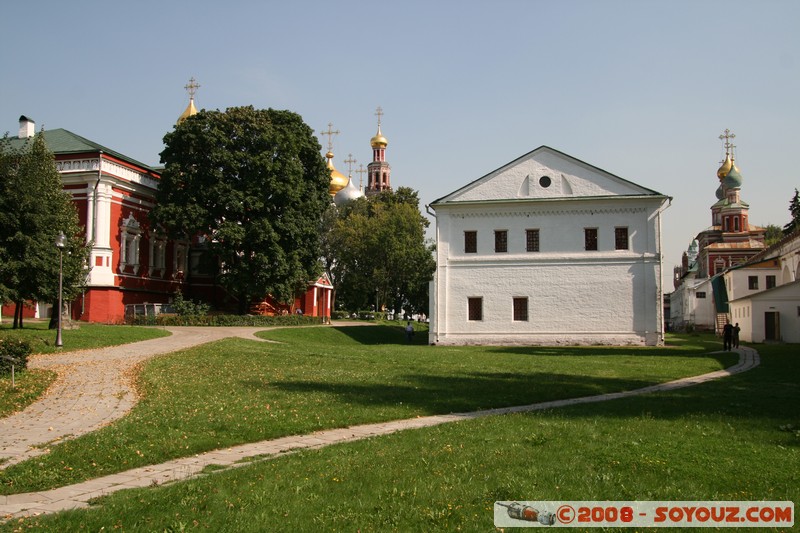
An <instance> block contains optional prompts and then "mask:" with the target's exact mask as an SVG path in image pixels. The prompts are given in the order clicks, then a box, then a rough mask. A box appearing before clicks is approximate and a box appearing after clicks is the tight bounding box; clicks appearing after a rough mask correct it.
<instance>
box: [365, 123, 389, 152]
mask: <svg viewBox="0 0 800 533" xmlns="http://www.w3.org/2000/svg"><path fill="white" fill-rule="evenodd" d="M369 144H371V145H372V147H373V148H378V147H379V146H382V147H383V148H386V146H387V145H388V144H389V141H387V140H386V137H384V136H383V134H382V133H381V127H380V126H378V133H376V134H375V137H373V138H372V139H370V140H369Z"/></svg>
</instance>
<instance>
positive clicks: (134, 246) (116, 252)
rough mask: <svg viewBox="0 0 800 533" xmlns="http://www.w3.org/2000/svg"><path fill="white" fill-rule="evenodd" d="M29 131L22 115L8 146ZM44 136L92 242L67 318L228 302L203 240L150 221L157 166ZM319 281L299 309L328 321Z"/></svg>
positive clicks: (81, 141)
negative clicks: (205, 261)
mask: <svg viewBox="0 0 800 533" xmlns="http://www.w3.org/2000/svg"><path fill="white" fill-rule="evenodd" d="M190 108H193V102H190ZM188 109H189V108H187V111H188ZM182 118H183V116H182ZM34 133H35V123H34V122H33V121H32V120H31V119H29V118H27V117H25V116H22V117H20V130H19V135H18V137H17V138H16V139H12V143H13V144H16V145H22V144H24V143H26V142H28V139H29V137H31V136H33V135H34ZM44 138H45V142H46V143H47V146H48V147H49V149H50V150H51V151H52V152H53V153H54V154H55V159H56V167H57V169H58V172H59V173H60V174H61V177H62V182H63V184H64V189H65V190H66V191H68V192H69V193H70V194H71V195H72V199H73V201H74V203H75V206H76V208H77V210H78V216H79V219H80V224H81V225H82V226H83V227H84V228H85V232H86V242H87V243H91V255H90V258H89V265H90V269H89V270H88V274H87V278H86V284H85V290H84V291H83V292H82V295H81V296H80V297H79V298H77V299H76V300H75V301H73V302H71V304H70V305H71V315H72V318H73V319H77V320H86V321H89V322H105V323H118V322H122V321H123V320H124V319H125V313H126V309H127V310H128V311H130V310H132V309H133V307H132V306H135V305H138V306H141V305H142V304H166V303H169V302H170V301H171V300H172V298H173V297H174V295H175V293H176V292H177V291H181V292H183V293H184V294H185V295H186V296H187V297H201V298H202V299H204V300H206V301H208V302H209V303H211V304H213V305H215V306H218V307H224V306H225V304H226V303H230V299H231V297H230V296H228V295H227V294H226V293H225V291H224V290H223V289H222V288H221V287H219V286H216V285H215V284H214V282H213V278H212V277H210V276H208V275H206V274H204V272H203V271H202V268H201V261H200V257H201V255H202V254H203V246H202V238H197V237H195V238H193V239H188V238H187V239H184V240H173V239H169V238H167V236H166V232H165V231H164V229H163V228H160V227H154V226H153V225H151V223H150V220H149V216H148V215H149V213H150V210H151V209H152V208H153V206H154V205H155V194H156V190H157V188H158V183H159V179H160V172H159V169H157V168H154V167H151V166H149V165H146V164H144V163H141V162H139V161H136V160H135V159H132V158H130V157H128V156H126V155H124V154H122V153H120V152H116V151H114V150H111V149H109V148H107V147H105V146H103V145H100V144H98V143H96V142H93V141H90V140H89V139H86V138H84V137H81V136H80V135H77V134H75V133H73V132H71V131H68V130H65V129H54V130H48V131H45V132H44ZM321 280H322V278H320V280H316V281H315V282H313V283H311V284H310V285H309V289H308V292H307V293H306V294H305V295H303V296H302V297H300V298H299V300H300V303H299V306H300V308H301V309H303V312H304V313H305V314H307V315H311V316H320V317H325V318H329V317H330V296H329V295H328V296H325V295H324V294H325V292H328V293H329V292H330V290H331V289H330V282H327V285H326V284H325V282H324V281H321ZM326 298H327V300H326ZM326 302H327V303H326ZM48 313H49V306H47V305H37V306H35V307H31V308H30V309H29V310H28V311H27V313H26V315H27V316H41V317H45V316H47V314H48ZM3 314H4V315H11V314H13V306H4V307H3Z"/></svg>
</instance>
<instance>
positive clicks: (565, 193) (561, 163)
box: [434, 146, 660, 204]
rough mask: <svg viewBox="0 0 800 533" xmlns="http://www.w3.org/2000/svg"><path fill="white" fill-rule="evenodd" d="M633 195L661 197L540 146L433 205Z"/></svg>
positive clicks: (556, 151) (651, 191)
mask: <svg viewBox="0 0 800 533" xmlns="http://www.w3.org/2000/svg"><path fill="white" fill-rule="evenodd" d="M632 195H633V196H642V195H654V196H660V194H659V193H657V192H655V191H653V190H650V189H647V188H645V187H641V186H639V185H636V184H635V183H632V182H630V181H627V180H624V179H622V178H620V177H618V176H615V175H613V174H611V173H609V172H606V171H605V170H602V169H599V168H597V167H594V166H592V165H589V164H588V163H584V162H583V161H580V160H578V159H575V158H573V157H571V156H568V155H566V154H564V153H562V152H559V151H558V150H554V149H552V148H549V147H547V146H541V147H539V148H537V149H536V150H533V151H532V152H529V153H527V154H525V155H524V156H522V157H520V158H518V159H516V160H514V161H512V162H511V163H508V164H507V165H505V166H503V167H500V168H499V169H497V170H495V171H494V172H490V173H489V174H487V175H485V176H483V177H482V178H479V179H477V180H475V181H473V182H472V183H470V184H468V185H466V186H465V187H462V188H461V189H458V190H457V191H454V192H452V193H450V194H449V195H447V196H445V197H443V198H440V199H439V200H436V201H435V202H434V204H437V203H446V202H476V201H478V202H479V201H492V200H525V199H532V200H533V199H556V198H580V197H598V196H606V197H607V196H632Z"/></svg>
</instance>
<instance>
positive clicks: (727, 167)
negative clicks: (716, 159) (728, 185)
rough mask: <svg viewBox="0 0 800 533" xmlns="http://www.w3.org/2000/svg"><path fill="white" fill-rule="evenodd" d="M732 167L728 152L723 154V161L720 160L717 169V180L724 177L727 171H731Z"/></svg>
mask: <svg viewBox="0 0 800 533" xmlns="http://www.w3.org/2000/svg"><path fill="white" fill-rule="evenodd" d="M732 167H733V160H732V159H731V156H730V154H725V161H723V162H722V166H720V167H719V169H718V170H717V177H718V178H719V181H722V180H724V179H725V176H727V175H728V172H730V171H731V168H732Z"/></svg>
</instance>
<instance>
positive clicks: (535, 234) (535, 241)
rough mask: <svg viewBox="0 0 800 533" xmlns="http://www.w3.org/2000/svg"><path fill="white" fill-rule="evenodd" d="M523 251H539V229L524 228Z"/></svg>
mask: <svg viewBox="0 0 800 533" xmlns="http://www.w3.org/2000/svg"><path fill="white" fill-rule="evenodd" d="M525 251H527V252H538V251H539V230H538V229H526V230H525Z"/></svg>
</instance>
